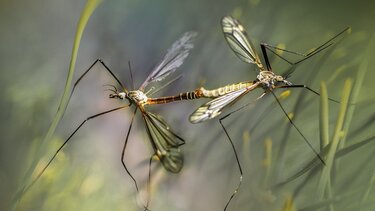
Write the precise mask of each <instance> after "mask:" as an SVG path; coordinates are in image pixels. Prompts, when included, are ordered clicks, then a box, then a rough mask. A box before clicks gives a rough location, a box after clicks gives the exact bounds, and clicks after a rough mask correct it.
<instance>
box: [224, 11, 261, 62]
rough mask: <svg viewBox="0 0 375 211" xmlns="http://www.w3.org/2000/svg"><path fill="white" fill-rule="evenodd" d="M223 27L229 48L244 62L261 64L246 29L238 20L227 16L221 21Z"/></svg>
mask: <svg viewBox="0 0 375 211" xmlns="http://www.w3.org/2000/svg"><path fill="white" fill-rule="evenodd" d="M221 26H222V29H223V32H224V37H225V39H226V40H227V42H228V44H229V47H230V48H231V49H232V50H233V51H234V53H235V54H236V55H237V56H238V57H239V58H240V59H241V60H242V61H244V62H247V63H253V64H260V60H259V56H258V54H257V53H256V52H255V51H254V47H253V45H252V43H251V42H250V41H249V39H248V38H247V33H246V30H245V28H244V27H243V26H242V25H241V23H240V22H239V21H238V20H236V19H235V18H233V17H231V16H226V17H224V18H223V19H222V20H221Z"/></svg>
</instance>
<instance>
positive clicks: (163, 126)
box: [142, 112, 185, 173]
mask: <svg viewBox="0 0 375 211" xmlns="http://www.w3.org/2000/svg"><path fill="white" fill-rule="evenodd" d="M142 114H143V119H144V120H145V123H146V129H147V134H148V136H149V138H150V140H151V143H152V146H153V148H154V151H155V155H156V156H157V157H158V158H159V160H160V162H161V163H162V165H163V166H164V168H165V169H166V170H167V171H169V172H172V173H178V172H180V171H181V169H182V166H183V162H184V158H183V155H182V153H181V150H180V148H179V147H180V146H181V145H183V144H185V141H184V140H183V139H182V138H181V137H179V136H178V135H176V134H175V133H173V132H172V131H171V130H170V128H169V126H168V125H167V123H166V122H165V121H164V120H163V119H162V118H161V117H160V116H158V115H155V114H153V113H150V112H144V113H142Z"/></svg>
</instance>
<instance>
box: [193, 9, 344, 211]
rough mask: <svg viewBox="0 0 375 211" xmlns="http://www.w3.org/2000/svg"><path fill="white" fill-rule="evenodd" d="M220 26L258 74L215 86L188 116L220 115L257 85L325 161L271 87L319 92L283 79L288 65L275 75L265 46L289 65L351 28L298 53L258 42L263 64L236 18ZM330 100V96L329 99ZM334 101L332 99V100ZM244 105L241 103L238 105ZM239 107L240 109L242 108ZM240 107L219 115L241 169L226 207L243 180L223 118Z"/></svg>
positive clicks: (197, 118) (199, 119)
mask: <svg viewBox="0 0 375 211" xmlns="http://www.w3.org/2000/svg"><path fill="white" fill-rule="evenodd" d="M221 23H222V30H223V33H224V37H225V39H226V40H227V43H228V45H229V47H230V48H231V49H232V50H233V52H234V53H235V54H236V56H237V57H238V58H240V59H241V60H242V61H244V62H246V63H250V64H255V65H256V66H257V67H258V75H257V77H256V80H254V81H253V82H251V83H248V84H246V86H244V87H242V88H239V87H237V86H234V88H233V89H232V90H230V91H229V90H226V89H225V87H223V88H219V89H216V90H215V92H208V93H206V94H205V96H210V97H213V98H214V99H213V100H211V101H209V102H207V103H205V104H203V105H201V106H200V107H199V108H198V109H196V110H195V111H194V112H193V113H192V114H191V115H190V117H189V120H190V122H191V123H200V122H203V121H206V120H209V119H213V118H215V117H217V116H219V115H220V114H221V113H222V111H223V109H224V108H226V107H229V106H230V105H232V104H234V103H235V102H236V101H238V100H239V99H240V98H241V97H243V96H244V95H245V94H247V93H249V92H251V91H252V90H254V89H256V88H262V89H263V90H264V93H263V94H262V95H261V96H259V97H258V98H257V99H260V98H262V97H263V96H265V95H266V94H267V93H272V95H273V96H274V97H275V100H276V101H277V102H278V104H279V105H280V108H281V109H282V111H283V113H284V114H285V115H286V117H287V118H288V120H289V122H290V123H291V124H292V125H293V126H294V128H295V129H296V130H297V131H298V133H299V134H300V135H301V136H302V138H303V140H304V141H305V142H306V143H307V145H308V146H309V147H310V148H311V149H312V151H313V152H314V153H315V155H316V156H317V157H318V158H319V159H320V160H321V161H322V163H324V161H323V159H322V158H321V156H320V155H319V154H318V152H317V151H316V150H315V149H314V148H313V147H312V145H311V144H310V142H309V141H308V140H307V139H306V137H305V136H304V135H303V134H302V132H301V131H300V130H299V129H298V128H297V126H296V125H295V124H294V122H293V121H292V119H291V118H290V117H289V115H288V114H287V112H286V111H285V109H284V108H283V107H282V105H281V103H280V102H279V100H278V99H277V97H276V95H275V94H274V92H273V90H274V89H278V88H305V89H307V90H309V91H311V92H313V93H315V94H317V95H319V93H318V92H316V91H314V90H312V89H311V88H309V87H307V86H306V85H293V84H292V83H291V82H289V81H287V80H286V79H287V78H288V77H289V76H290V74H291V73H292V72H293V71H294V69H291V71H289V72H287V73H286V74H285V75H283V76H281V75H277V74H275V73H274V72H273V71H272V68H271V64H270V62H269V59H268V56H267V52H266V50H267V49H268V50H269V51H271V52H273V53H274V54H276V56H278V57H280V58H282V59H283V60H284V61H286V62H288V63H289V64H291V65H296V64H298V63H300V62H302V61H304V60H306V59H308V58H309V57H311V56H313V55H315V54H317V53H319V52H320V51H322V50H324V49H326V48H328V47H329V46H331V45H333V44H334V43H333V42H332V41H333V40H334V39H335V38H337V37H338V36H339V35H341V34H343V33H344V32H347V31H348V32H350V28H346V29H345V30H343V31H342V32H340V33H339V34H337V35H336V36H334V37H333V38H331V39H330V40H328V41H327V42H325V43H324V44H322V45H321V46H319V47H318V48H316V49H315V50H314V51H312V52H310V53H308V54H299V53H294V52H292V51H288V50H285V49H280V48H277V47H273V46H270V45H267V44H261V49H262V53H263V58H264V61H265V65H263V64H262V62H261V60H260V57H259V55H258V54H257V52H256V51H255V48H254V46H253V44H252V43H251V42H250V40H249V39H248V37H247V33H246V30H245V28H244V27H243V26H242V25H241V24H240V22H239V21H238V20H236V19H235V18H233V17H231V16H226V17H224V18H223V19H222V21H221ZM272 49H275V50H282V51H284V52H286V53H293V54H297V55H299V56H303V57H304V58H303V59H301V60H299V61H298V62H294V63H293V62H290V61H288V60H287V59H285V58H283V57H281V56H280V55H279V54H277V53H276V52H275V51H273V50H272ZM330 100H332V99H330ZM333 101H334V100H333ZM245 106H246V105H245ZM241 108H243V107H241ZM241 108H240V109H241ZM240 109H237V110H235V111H233V112H231V113H229V114H227V115H226V116H224V117H222V118H221V119H219V122H220V124H221V126H222V128H223V130H224V132H225V134H226V135H227V137H228V140H229V141H230V143H231V144H232V148H233V150H234V153H235V156H236V161H237V164H238V167H239V171H240V182H239V184H238V186H237V188H236V190H235V191H234V192H233V194H232V195H231V196H230V198H229V201H228V202H227V204H226V206H225V208H224V210H226V209H227V207H228V205H229V203H230V202H231V200H232V198H233V197H234V196H235V194H236V193H237V191H238V189H239V188H240V186H241V182H242V175H243V173H242V168H241V165H240V162H239V158H238V156H237V152H236V149H235V147H234V145H233V141H232V140H231V138H230V136H229V133H228V132H227V130H226V128H225V127H224V125H223V123H222V120H223V119H225V118H227V117H228V116H230V115H231V114H232V113H234V112H237V111H239V110H240Z"/></svg>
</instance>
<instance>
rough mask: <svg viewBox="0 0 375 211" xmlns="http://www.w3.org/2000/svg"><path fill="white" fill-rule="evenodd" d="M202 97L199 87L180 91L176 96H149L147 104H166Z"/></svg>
mask: <svg viewBox="0 0 375 211" xmlns="http://www.w3.org/2000/svg"><path fill="white" fill-rule="evenodd" d="M200 97H202V94H201V92H200V90H199V89H197V90H195V91H193V92H185V93H180V94H178V95H175V96H168V97H158V98H148V99H147V103H146V104H147V105H152V104H165V103H171V102H174V101H181V100H194V99H198V98H200Z"/></svg>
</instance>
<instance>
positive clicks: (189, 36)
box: [140, 32, 197, 90]
mask: <svg viewBox="0 0 375 211" xmlns="http://www.w3.org/2000/svg"><path fill="white" fill-rule="evenodd" d="M196 36H197V33H196V32H186V33H185V34H184V35H183V36H182V37H181V38H180V39H179V40H177V41H176V42H174V43H173V45H172V46H171V47H170V48H169V49H168V51H167V54H166V55H165V56H164V58H163V60H162V61H161V62H160V64H158V65H157V66H156V67H155V68H154V69H153V70H152V72H151V74H150V75H149V76H148V77H147V79H146V80H145V81H144V82H143V84H142V85H141V87H140V90H144V88H145V87H146V86H147V85H148V84H149V83H151V82H154V81H161V80H163V79H164V78H165V77H166V76H167V75H169V74H170V73H172V72H174V71H175V70H176V69H177V68H178V67H180V66H181V65H182V63H183V62H184V60H185V59H186V58H187V56H188V55H189V51H190V50H191V49H192V48H193V47H194V45H193V40H194V37H196Z"/></svg>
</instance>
